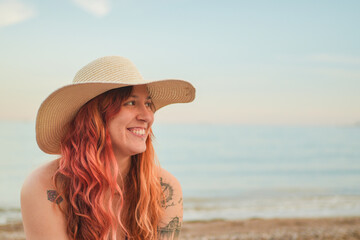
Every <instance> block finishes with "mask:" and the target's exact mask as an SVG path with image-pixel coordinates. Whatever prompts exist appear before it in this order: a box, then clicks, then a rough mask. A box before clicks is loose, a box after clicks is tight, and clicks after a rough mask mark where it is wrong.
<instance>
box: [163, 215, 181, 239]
mask: <svg viewBox="0 0 360 240" xmlns="http://www.w3.org/2000/svg"><path fill="white" fill-rule="evenodd" d="M180 230H181V222H180V219H179V218H178V217H174V218H173V219H172V220H171V221H170V222H169V223H168V225H166V226H165V227H162V228H158V233H159V237H160V239H164V240H165V239H174V240H176V239H179V236H180Z"/></svg>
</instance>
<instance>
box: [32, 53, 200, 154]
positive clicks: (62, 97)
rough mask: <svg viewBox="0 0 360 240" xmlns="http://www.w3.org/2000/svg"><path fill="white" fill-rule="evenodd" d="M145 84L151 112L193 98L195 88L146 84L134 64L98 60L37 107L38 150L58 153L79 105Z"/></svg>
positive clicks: (180, 83)
mask: <svg viewBox="0 0 360 240" xmlns="http://www.w3.org/2000/svg"><path fill="white" fill-rule="evenodd" d="M140 84H146V85H147V87H148V90H149V94H150V96H151V98H152V101H153V103H154V106H155V109H156V110H159V109H160V108H162V107H164V106H166V105H169V104H172V103H187V102H191V101H193V100H194V98H195V88H194V87H193V86H192V85H191V84H190V83H189V82H186V81H183V80H176V79H166V80H158V81H146V80H144V79H143V77H142V76H141V74H140V73H139V71H138V70H137V69H136V67H135V65H134V64H133V63H132V62H131V61H130V60H128V59H126V58H123V57H119V56H110V57H103V58H99V59H97V60H95V61H93V62H91V63H89V64H88V65H86V66H85V67H83V68H82V69H81V70H80V71H79V72H78V73H77V74H76V75H75V78H74V80H73V83H72V84H70V85H67V86H64V87H62V88H60V89H58V90H56V91H55V92H53V93H52V94H51V95H50V96H49V97H47V98H46V99H45V101H44V102H43V103H42V104H41V106H40V108H39V111H38V114H37V118H36V140H37V143H38V145H39V147H40V149H41V150H42V151H44V152H45V153H49V154H59V153H60V142H61V140H62V138H63V137H64V135H65V133H66V132H67V130H68V127H67V126H68V123H69V122H71V121H72V119H73V118H74V117H75V115H76V113H77V112H78V111H79V109H80V108H81V106H83V105H84V104H85V103H86V102H88V101H89V100H91V99H92V98H94V97H96V96H98V95H100V94H102V93H104V92H106V91H108V90H111V89H114V88H119V87H124V86H131V85H140Z"/></svg>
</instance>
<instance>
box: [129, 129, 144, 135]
mask: <svg viewBox="0 0 360 240" xmlns="http://www.w3.org/2000/svg"><path fill="white" fill-rule="evenodd" d="M128 130H129V131H130V132H131V133H132V134H134V135H135V136H138V137H145V136H146V128H138V127H136V128H128Z"/></svg>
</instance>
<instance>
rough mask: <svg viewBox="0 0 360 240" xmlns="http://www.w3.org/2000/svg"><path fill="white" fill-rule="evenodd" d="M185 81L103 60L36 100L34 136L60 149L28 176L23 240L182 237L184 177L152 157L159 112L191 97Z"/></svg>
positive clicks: (48, 146)
mask: <svg viewBox="0 0 360 240" xmlns="http://www.w3.org/2000/svg"><path fill="white" fill-rule="evenodd" d="M194 98H195V89H194V88H193V86H192V85H191V84H190V83H188V82H185V81H182V80H161V81H145V80H144V79H143V78H142V76H141V75H140V73H139V72H138V71H137V69H136V67H135V66H134V65H133V64H132V63H131V62H130V61H129V60H128V59H126V58H123V57H117V56H111V57H103V58H99V59H97V60H95V61H93V62H91V63H89V64H88V65H86V66H85V67H83V68H82V69H81V70H80V71H79V72H78V73H77V74H76V76H75V78H74V81H73V84H71V85H67V86H65V87H62V88H60V89H58V90H57V91H55V92H53V93H52V94H51V95H50V96H49V97H48V98H47V99H46V100H45V101H44V102H43V103H42V105H41V106H40V109H39V111H38V115H37V119H36V139H37V143H38V145H39V147H40V149H41V150H43V151H44V152H46V153H49V154H60V157H59V158H58V159H57V160H54V161H52V162H50V163H48V164H45V165H44V166H41V167H40V168H38V169H37V170H35V171H34V172H33V173H31V174H30V176H29V177H28V178H27V179H26V180H25V183H24V185H23V188H22V191H21V209H22V216H23V223H24V229H25V234H26V238H27V240H32V239H37V240H39V239H77V240H78V239H86V240H90V239H104V240H105V239H106V240H108V239H178V237H179V232H180V228H181V223H182V192H181V187H180V184H179V182H178V181H177V180H176V179H175V177H174V176H172V175H171V174H170V173H169V172H167V171H165V170H164V169H162V168H160V167H159V166H158V165H157V163H156V161H155V154H154V150H153V146H152V143H151V138H152V131H151V126H152V123H153V121H154V112H155V111H157V110H158V109H160V108H161V107H163V106H166V105H168V104H172V103H181V102H183V103H185V102H191V101H193V99H194Z"/></svg>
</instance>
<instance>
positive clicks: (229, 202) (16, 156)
mask: <svg viewBox="0 0 360 240" xmlns="http://www.w3.org/2000/svg"><path fill="white" fill-rule="evenodd" d="M153 131H154V135H155V141H154V147H155V150H156V153H157V156H158V158H159V161H160V164H161V166H162V167H163V168H165V169H166V170H168V171H170V172H171V173H172V174H173V175H174V176H175V177H176V178H177V179H178V180H179V181H180V183H181V185H182V190H183V196H184V220H185V221H199V220H213V219H224V220H234V219H250V218H303V217H306V218H312V217H338V216H342V217H343V216H360V127H359V126H257V125H227V124H161V123H159V124H155V125H154V127H153ZM0 133H1V138H0V151H1V157H0V224H6V223H10V222H14V221H19V220H21V210H20V200H19V195H20V189H21V186H22V184H23V182H24V179H25V178H26V176H27V175H28V174H29V173H30V172H31V171H32V170H34V169H35V168H36V167H38V166H40V165H41V164H43V163H45V162H47V161H50V160H52V159H55V158H56V156H54V155H47V154H45V153H43V152H41V151H40V150H39V148H38V147H37V144H36V141H35V124H34V122H15V121H0Z"/></svg>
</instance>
